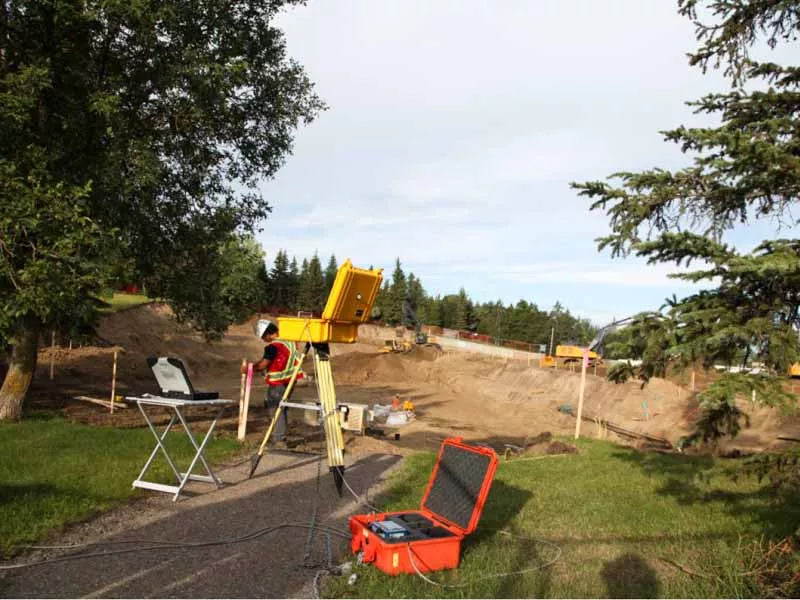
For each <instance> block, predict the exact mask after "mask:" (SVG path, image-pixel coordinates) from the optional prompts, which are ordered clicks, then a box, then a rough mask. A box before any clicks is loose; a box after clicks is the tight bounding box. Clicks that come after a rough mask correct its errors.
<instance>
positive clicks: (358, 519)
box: [350, 437, 497, 575]
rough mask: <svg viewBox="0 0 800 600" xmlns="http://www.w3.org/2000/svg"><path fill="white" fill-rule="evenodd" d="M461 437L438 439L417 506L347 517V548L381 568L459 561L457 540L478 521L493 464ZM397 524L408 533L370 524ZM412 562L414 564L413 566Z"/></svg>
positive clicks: (489, 453)
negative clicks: (381, 530)
mask: <svg viewBox="0 0 800 600" xmlns="http://www.w3.org/2000/svg"><path fill="white" fill-rule="evenodd" d="M462 439H463V438H460V437H458V438H449V439H446V440H445V441H444V442H443V443H442V447H441V448H440V450H439V457H438V459H437V461H436V465H435V466H434V468H433V472H432V473H431V478H430V480H429V481H428V486H427V488H426V489H425V495H424V496H423V497H422V502H421V504H420V510H418V511H396V512H386V513H370V514H361V515H354V516H352V517H350V533H351V534H352V535H351V540H350V549H351V550H352V551H353V552H354V553H358V552H363V555H362V557H361V560H362V562H365V563H374V564H375V566H376V567H377V568H379V569H380V570H381V571H383V572H384V573H388V574H389V575H398V574H400V573H416V572H417V571H419V572H420V573H426V572H429V571H438V570H441V569H452V568H455V567H457V566H458V563H459V558H460V554H461V541H462V540H463V539H464V537H465V536H467V535H469V534H470V533H472V532H473V531H475V528H476V527H477V526H478V521H479V520H480V517H481V512H482V511H483V506H484V504H485V503H486V497H487V496H488V494H489V489H490V488H491V486H492V481H493V479H494V474H495V471H496V470H497V454H495V452H494V450H492V449H491V448H485V447H482V446H469V445H467V444H464V443H462ZM387 520H388V521H391V522H393V523H396V524H398V525H401V526H402V527H404V528H405V529H407V531H408V532H409V535H407V536H404V537H403V538H400V539H387V538H386V537H384V536H381V535H379V534H378V533H376V532H375V531H373V530H372V528H371V526H374V524H375V523H378V522H382V521H387ZM415 567H416V568H415Z"/></svg>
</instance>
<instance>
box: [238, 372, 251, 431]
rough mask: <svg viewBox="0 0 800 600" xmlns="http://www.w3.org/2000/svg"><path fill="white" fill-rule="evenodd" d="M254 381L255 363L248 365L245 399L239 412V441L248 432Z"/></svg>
mask: <svg viewBox="0 0 800 600" xmlns="http://www.w3.org/2000/svg"><path fill="white" fill-rule="evenodd" d="M252 383H253V364H252V363H250V364H249V365H247V380H246V381H245V386H244V399H243V400H242V410H241V412H240V413H239V435H238V438H239V441H242V440H244V436H245V434H246V433H247V409H248V408H249V407H250V387H251V385H252Z"/></svg>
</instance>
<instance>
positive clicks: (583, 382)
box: [575, 349, 589, 440]
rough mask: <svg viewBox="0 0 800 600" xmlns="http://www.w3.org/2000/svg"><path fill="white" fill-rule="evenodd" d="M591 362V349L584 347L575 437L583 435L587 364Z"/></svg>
mask: <svg viewBox="0 0 800 600" xmlns="http://www.w3.org/2000/svg"><path fill="white" fill-rule="evenodd" d="M588 363H589V350H588V349H584V351H583V360H582V361H581V387H580V390H579V391H578V415H577V417H578V418H577V419H576V421H575V439H576V440H577V439H578V438H579V437H580V435H581V418H582V416H583V394H584V392H585V391H586V366H587V364H588Z"/></svg>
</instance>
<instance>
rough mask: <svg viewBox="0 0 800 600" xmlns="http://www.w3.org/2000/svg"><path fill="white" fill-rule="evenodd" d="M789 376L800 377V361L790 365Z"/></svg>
mask: <svg viewBox="0 0 800 600" xmlns="http://www.w3.org/2000/svg"><path fill="white" fill-rule="evenodd" d="M789 377H800V363H794V364H793V365H792V366H791V367H789Z"/></svg>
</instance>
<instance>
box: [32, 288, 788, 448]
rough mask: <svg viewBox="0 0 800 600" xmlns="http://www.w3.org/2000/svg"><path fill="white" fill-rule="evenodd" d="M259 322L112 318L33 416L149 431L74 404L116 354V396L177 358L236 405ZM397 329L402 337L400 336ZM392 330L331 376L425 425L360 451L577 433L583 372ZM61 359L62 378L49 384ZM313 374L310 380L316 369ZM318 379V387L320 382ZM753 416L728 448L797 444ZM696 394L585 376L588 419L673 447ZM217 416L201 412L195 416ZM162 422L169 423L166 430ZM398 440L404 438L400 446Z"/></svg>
mask: <svg viewBox="0 0 800 600" xmlns="http://www.w3.org/2000/svg"><path fill="white" fill-rule="evenodd" d="M256 318H257V317H255V316H254V317H253V318H252V319H251V320H250V321H248V322H247V323H243V324H240V325H236V326H233V327H231V328H230V330H229V331H228V332H227V334H226V336H225V337H224V339H223V340H222V341H220V342H215V343H207V342H205V341H203V339H202V338H201V337H200V336H199V335H197V334H196V333H194V332H193V331H192V330H191V329H189V328H188V327H187V326H185V325H182V324H180V323H178V322H177V321H176V320H175V318H174V316H173V314H172V312H171V311H170V310H169V308H168V307H166V306H165V305H161V304H150V305H145V306H140V307H136V308H133V309H129V310H125V311H122V312H119V313H115V314H112V315H109V316H107V317H105V318H104V319H103V321H102V323H101V325H100V327H99V329H98V332H99V335H100V340H99V341H98V344H97V345H95V346H91V347H83V348H72V349H71V350H69V349H67V348H56V349H55V351H51V349H50V348H47V349H44V350H42V351H41V352H40V355H39V366H38V372H37V377H36V380H35V383H34V385H33V386H32V389H31V399H32V402H31V408H32V410H58V411H60V412H62V413H63V414H65V415H66V416H67V417H69V418H71V419H74V420H78V421H83V422H88V423H93V424H98V425H112V426H116V427H141V426H143V420H142V418H141V415H140V414H139V413H138V411H136V410H135V409H131V408H126V409H117V410H115V412H114V414H110V412H109V409H108V408H106V407H103V406H99V405H96V404H92V403H88V402H85V401H80V400H75V399H74V398H75V397H76V396H80V395H83V396H89V397H95V398H101V399H106V400H107V399H108V398H109V397H110V389H111V375H112V364H113V355H114V352H115V351H116V352H117V357H118V363H117V381H116V386H117V387H116V393H117V394H118V395H123V396H125V395H135V394H141V393H144V392H150V393H155V392H157V391H158V390H157V388H156V386H155V380H154V378H153V376H152V374H151V372H150V369H149V368H148V366H147V364H146V362H145V358H146V357H147V356H150V355H170V356H178V357H180V358H182V359H183V360H184V362H185V364H186V365H187V368H188V370H189V373H190V376H191V378H192V381H193V383H194V385H195V387H196V388H198V389H208V390H215V391H219V392H220V395H221V397H223V398H229V399H233V400H237V401H238V399H239V394H240V384H241V376H240V374H239V366H240V364H241V361H242V359H243V358H245V357H246V358H247V359H248V360H256V359H258V358H260V356H261V353H262V351H263V344H262V343H261V342H260V341H259V340H258V339H257V338H255V337H254V335H253V328H252V326H253V322H254V320H255V319H256ZM392 332H393V330H392ZM387 337H392V335H391V333H390V332H387V331H382V330H380V329H379V328H376V327H362V330H361V332H360V340H361V341H360V342H359V343H356V344H351V345H346V344H339V345H334V346H333V348H332V351H333V359H332V368H333V375H334V381H335V382H336V391H337V398H338V399H339V401H349V402H352V403H363V404H367V405H369V406H372V405H374V404H390V403H391V401H392V398H393V397H395V396H398V397H400V398H401V399H402V400H411V401H412V402H413V403H414V404H415V414H416V418H415V419H414V420H413V421H412V422H410V423H409V424H408V425H405V426H402V427H398V428H396V429H390V428H386V427H379V426H378V427H376V431H374V432H373V435H372V436H368V437H361V436H354V435H351V434H347V436H346V437H347V444H348V448H349V449H350V451H351V452H353V453H356V454H360V453H362V452H375V451H379V452H388V453H394V454H405V453H407V452H409V451H414V450H417V449H423V448H424V449H434V448H435V447H437V446H438V445H439V444H440V442H441V440H442V439H444V438H445V437H450V436H462V437H464V438H465V440H467V441H473V442H477V443H485V444H489V445H491V446H493V447H495V448H497V449H498V450H501V451H502V450H503V449H504V448H505V447H506V446H505V445H506V444H511V445H518V446H524V445H525V442H526V439H530V438H532V437H534V436H536V435H538V434H540V433H542V432H545V431H548V432H552V433H553V434H561V435H571V434H573V433H574V431H575V423H576V420H575V418H574V417H573V416H571V415H569V414H565V413H564V412H563V411H559V407H562V408H563V407H564V406H565V405H573V408H574V406H575V405H576V404H577V398H578V391H579V386H580V374H579V373H572V372H569V371H564V370H561V371H552V370H543V369H539V368H538V367H534V366H529V365H528V363H527V362H526V361H514V360H506V359H503V360H500V359H497V358H491V357H488V356H482V355H475V354H469V353H460V352H458V353H441V352H439V351H437V350H436V349H434V348H432V347H419V348H416V349H415V350H414V351H412V352H409V353H390V354H381V353H379V352H378V348H379V346H380V345H381V344H382V341H383V339H384V338H387ZM51 354H52V358H53V371H54V378H53V380H52V381H50V379H49V369H50V359H51ZM307 371H308V372H309V373H310V374H311V375H313V365H311V364H310V362H309V364H308V366H307ZM312 379H313V378H312ZM263 395H264V385H263V383H261V382H260V381H259V382H255V383H254V386H253V391H252V394H251V397H250V412H249V418H248V441H249V442H253V443H257V442H258V441H260V438H261V436H262V435H263V432H264V431H265V430H266V426H267V421H266V415H265V411H264V409H263V404H262V402H263ZM315 397H316V390H315V388H314V385H313V383H310V382H308V383H306V384H305V385H304V386H302V387H298V389H297V390H296V393H295V396H294V398H293V400H295V401H303V400H313V399H314V398H315ZM743 406H744V407H745V410H746V412H747V413H748V414H749V416H750V419H751V426H750V428H748V429H746V430H745V431H744V432H743V433H742V434H741V435H740V436H739V437H738V438H737V439H736V440H733V441H731V442H726V443H725V444H724V445H723V449H724V448H737V449H741V450H745V451H757V450H762V449H764V448H767V447H774V446H775V445H780V444H781V442H779V441H778V440H777V437H778V436H784V437H795V438H798V437H800V419H798V418H797V417H788V416H784V415H782V414H781V413H780V412H779V411H778V410H776V409H772V408H767V407H759V406H754V405H752V404H750V403H743ZM696 409H697V405H696V402H695V401H694V398H693V394H692V393H690V392H689V391H688V390H687V389H686V388H684V387H680V386H678V385H676V384H674V383H672V382H669V381H664V380H661V379H655V380H652V381H651V382H650V384H649V385H648V386H646V387H645V388H643V389H642V388H641V387H640V385H639V384H637V383H635V382H628V383H626V384H622V385H616V384H613V383H610V382H608V381H606V380H604V379H602V378H601V377H599V376H594V375H592V374H589V375H587V383H586V393H585V402H584V407H583V414H584V416H586V417H588V418H589V419H593V418H595V417H596V418H598V419H600V420H606V421H609V422H611V423H613V424H614V425H616V426H617V427H621V428H623V429H624V430H626V431H630V432H634V433H640V434H647V435H650V436H656V437H659V438H664V439H666V440H668V441H669V442H670V443H672V444H674V443H675V442H676V441H677V440H678V439H679V438H680V437H682V436H684V435H686V434H687V433H689V432H690V431H691V429H692V423H693V420H694V419H695V418H696V412H697V411H696ZM294 413H295V414H292V415H291V417H292V420H293V425H292V433H293V439H294V440H295V441H294V442H293V443H295V444H296V447H297V448H298V449H301V450H310V451H315V450H320V449H322V447H323V442H322V439H321V435H320V434H319V433H320V432H318V431H317V428H315V427H309V426H307V425H304V424H303V423H302V413H301V412H300V411H294ZM209 416H210V415H209V414H208V413H206V414H203V411H202V410H200V409H195V410H194V411H193V415H192V418H193V419H195V420H204V419H206V418H208V417H209ZM237 418H238V416H237V409H235V408H232V409H230V410H229V411H228V414H227V415H226V417H225V418H223V419H222V420H221V422H220V425H219V430H220V431H221V432H223V433H224V434H230V435H235V432H236V427H237ZM166 419H167V413H166V412H165V413H163V416H162V418H161V420H162V421H164V422H165V421H166ZM581 427H582V433H583V434H584V435H590V436H592V437H608V438H610V439H615V440H617V441H622V442H627V443H633V441H634V440H635V438H631V437H626V436H620V435H618V434H615V433H613V432H611V431H607V430H606V429H605V428H603V427H602V423H601V422H600V421H595V422H593V421H591V420H589V421H582V426H581ZM395 434H399V439H395Z"/></svg>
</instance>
